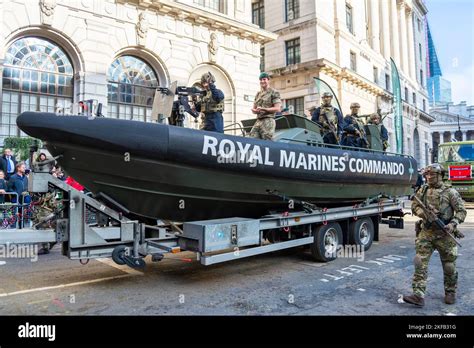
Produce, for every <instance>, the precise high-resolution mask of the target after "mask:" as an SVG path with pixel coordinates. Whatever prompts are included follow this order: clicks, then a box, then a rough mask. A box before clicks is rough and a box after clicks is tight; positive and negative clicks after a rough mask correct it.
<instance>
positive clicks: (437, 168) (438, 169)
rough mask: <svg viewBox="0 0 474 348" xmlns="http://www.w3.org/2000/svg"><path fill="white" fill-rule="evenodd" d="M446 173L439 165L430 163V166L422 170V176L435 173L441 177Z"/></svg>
mask: <svg viewBox="0 0 474 348" xmlns="http://www.w3.org/2000/svg"><path fill="white" fill-rule="evenodd" d="M445 172H446V170H445V169H444V167H443V166H442V165H441V164H439V163H432V164H430V165H428V166H427V167H426V168H425V170H424V172H423V173H424V174H429V173H437V174H441V175H443V174H444V173H445Z"/></svg>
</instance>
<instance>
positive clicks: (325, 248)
mask: <svg viewBox="0 0 474 348" xmlns="http://www.w3.org/2000/svg"><path fill="white" fill-rule="evenodd" d="M313 236H314V241H313V244H311V245H310V249H311V255H312V256H313V258H314V259H315V260H316V261H321V262H328V261H332V260H335V259H336V258H337V249H338V246H339V245H341V244H342V228H341V225H339V224H338V223H337V222H332V223H329V224H327V225H320V226H318V227H316V229H315V231H314V234H313Z"/></svg>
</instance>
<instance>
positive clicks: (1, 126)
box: [0, 37, 74, 143]
mask: <svg viewBox="0 0 474 348" xmlns="http://www.w3.org/2000/svg"><path fill="white" fill-rule="evenodd" d="M73 75H74V71H73V67H72V65H71V62H70V60H69V57H68V56H67V55H66V53H65V52H64V51H63V50H62V49H61V48H60V47H59V46H57V45H56V44H55V43H53V42H50V41H48V40H44V39H41V38H36V37H25V38H22V39H19V40H17V41H15V42H14V43H13V44H12V45H11V46H10V47H9V48H8V50H7V52H6V54H5V60H4V67H3V76H2V84H3V88H2V112H1V122H0V143H3V140H4V138H6V137H10V136H23V135H25V134H24V133H22V132H20V130H19V129H18V128H17V126H16V118H17V116H18V114H20V113H21V112H23V111H44V112H55V111H56V107H57V106H61V107H66V108H67V107H69V106H70V105H71V103H72V100H73V85H74V81H73Z"/></svg>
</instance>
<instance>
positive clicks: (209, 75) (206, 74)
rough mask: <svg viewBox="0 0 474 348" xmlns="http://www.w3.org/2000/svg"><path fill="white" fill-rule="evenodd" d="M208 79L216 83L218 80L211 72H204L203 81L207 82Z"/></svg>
mask: <svg viewBox="0 0 474 348" xmlns="http://www.w3.org/2000/svg"><path fill="white" fill-rule="evenodd" d="M208 81H209V82H210V83H215V82H216V78H215V77H214V75H212V74H211V73H210V72H207V73H204V74H202V76H201V83H205V82H208Z"/></svg>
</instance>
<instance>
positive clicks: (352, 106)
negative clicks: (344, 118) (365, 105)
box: [351, 103, 360, 109]
mask: <svg viewBox="0 0 474 348" xmlns="http://www.w3.org/2000/svg"><path fill="white" fill-rule="evenodd" d="M352 108H360V104H359V103H351V109H352Z"/></svg>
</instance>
